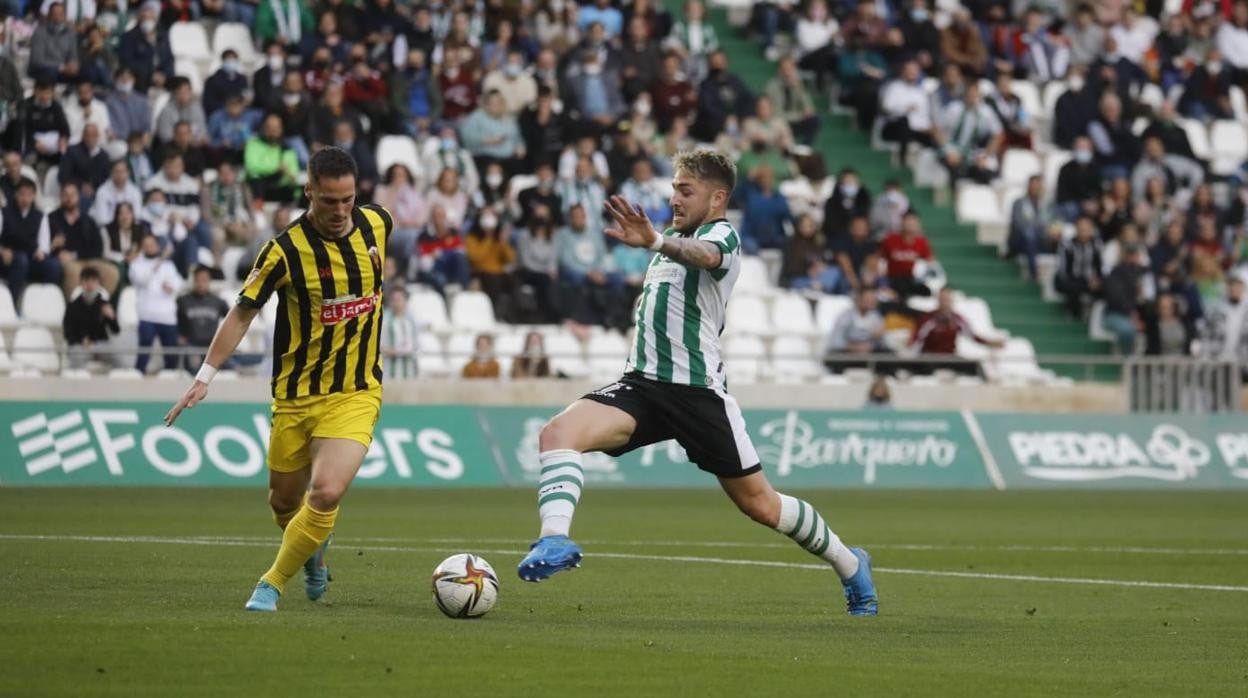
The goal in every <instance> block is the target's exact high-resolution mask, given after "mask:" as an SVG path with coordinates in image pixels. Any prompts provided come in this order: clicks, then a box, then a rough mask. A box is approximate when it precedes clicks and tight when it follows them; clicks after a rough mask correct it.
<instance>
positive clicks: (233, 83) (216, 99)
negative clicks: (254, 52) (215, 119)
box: [201, 49, 247, 114]
mask: <svg viewBox="0 0 1248 698" xmlns="http://www.w3.org/2000/svg"><path fill="white" fill-rule="evenodd" d="M246 89H247V76H245V75H243V66H242V63H241V62H240V61H239V60H238V52H237V51H235V50H234V49H226V50H225V51H222V52H221V67H220V68H218V69H217V72H215V73H213V74H212V75H210V76H208V79H207V80H206V81H204V94H203V97H202V98H201V99H202V103H203V107H204V113H205V114H212V113H213V112H215V111H217V110H218V109H220V108H222V107H224V106H225V101H226V100H227V99H229V98H230V97H233V96H235V95H237V96H242V94H243V92H244V91H245V90H246Z"/></svg>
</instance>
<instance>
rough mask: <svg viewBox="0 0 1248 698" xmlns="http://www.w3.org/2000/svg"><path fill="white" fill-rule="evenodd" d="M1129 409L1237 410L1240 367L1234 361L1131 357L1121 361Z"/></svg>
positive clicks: (1158, 410)
mask: <svg viewBox="0 0 1248 698" xmlns="http://www.w3.org/2000/svg"><path fill="white" fill-rule="evenodd" d="M1124 373H1125V376H1124V380H1125V381H1126V387H1127V395H1128V397H1129V400H1130V406H1131V411H1132V412H1185V413H1197V414H1207V413H1210V412H1238V411H1239V408H1240V392H1241V389H1242V387H1243V367H1241V366H1240V364H1239V362H1236V361H1215V360H1207V359H1179V360H1176V359H1174V358H1171V357H1140V358H1132V359H1130V360H1128V361H1127V362H1126V363H1125V364H1124Z"/></svg>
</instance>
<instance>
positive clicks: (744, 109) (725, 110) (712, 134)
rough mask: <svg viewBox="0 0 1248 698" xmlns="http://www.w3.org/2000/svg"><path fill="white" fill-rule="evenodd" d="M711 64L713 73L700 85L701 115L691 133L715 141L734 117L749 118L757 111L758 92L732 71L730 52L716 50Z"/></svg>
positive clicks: (699, 109) (699, 105)
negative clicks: (754, 91)
mask: <svg viewBox="0 0 1248 698" xmlns="http://www.w3.org/2000/svg"><path fill="white" fill-rule="evenodd" d="M707 65H708V66H709V68H710V75H709V76H708V77H707V78H706V79H705V80H703V81H702V85H701V86H699V87H698V119H697V121H695V122H694V124H693V128H692V129H690V134H691V135H692V136H693V137H694V138H695V139H697V140H699V141H704V142H707V143H712V142H714V141H715V139H716V138H718V137H719V133H720V131H723V130H724V125H725V123H727V121H728V119H729V118H730V117H736V118H737V119H745V118H746V117H748V116H750V115H751V114H753V113H754V95H753V94H751V93H750V89H749V88H748V87H746V86H745V83H744V82H742V81H741V78H739V77H737V76H736V75H733V74H732V73H730V72H728V54H726V53H724V52H723V51H716V52H714V53H712V54H711V56H710V58H709V59H708V60H707Z"/></svg>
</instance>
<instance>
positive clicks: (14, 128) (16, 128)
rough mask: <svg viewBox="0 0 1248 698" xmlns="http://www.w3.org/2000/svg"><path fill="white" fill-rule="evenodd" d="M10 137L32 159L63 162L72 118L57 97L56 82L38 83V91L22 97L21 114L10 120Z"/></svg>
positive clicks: (26, 156) (47, 162)
mask: <svg viewBox="0 0 1248 698" xmlns="http://www.w3.org/2000/svg"><path fill="white" fill-rule="evenodd" d="M7 141H8V144H9V147H10V148H12V149H13V150H19V151H21V153H22V157H23V159H25V160H26V161H27V162H28V163H32V164H33V163H34V162H35V161H36V160H38V161H42V162H43V163H44V164H46V165H55V164H58V163H60V161H61V153H62V152H64V149H65V147H66V145H67V144H68V143H69V121H68V120H67V119H66V118H65V110H64V109H63V108H61V103H60V102H58V101H56V99H55V95H54V93H53V90H52V83H50V82H37V83H35V92H34V94H32V95H31V96H30V97H29V98H27V99H25V100H23V101H22V103H21V105H20V106H19V107H18V114H17V118H15V119H14V120H13V121H11V122H10V123H9V128H8V132H7Z"/></svg>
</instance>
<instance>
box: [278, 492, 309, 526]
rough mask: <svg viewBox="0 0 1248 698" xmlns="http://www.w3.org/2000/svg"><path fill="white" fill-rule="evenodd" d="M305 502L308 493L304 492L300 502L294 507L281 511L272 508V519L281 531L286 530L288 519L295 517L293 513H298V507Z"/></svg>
mask: <svg viewBox="0 0 1248 698" xmlns="http://www.w3.org/2000/svg"><path fill="white" fill-rule="evenodd" d="M307 503H308V495H307V493H306V492H305V493H304V495H303V501H302V502H300V504H299V506H297V507H295V508H294V509H291V510H290V511H282V512H279V511H277V510H276V509H273V510H272V511H273V520H274V521H276V522H277V527H278V528H280V529H282V530H283V531H284V530H286V526H287V525H288V524H290V520H291V519H293V518H295V514H298V513H299V508H300V507H302V506H303V505H304V504H307Z"/></svg>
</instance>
